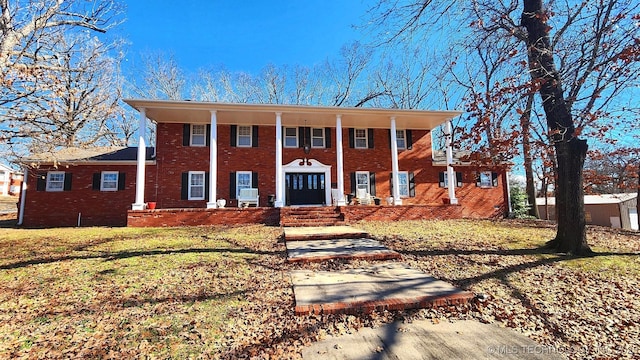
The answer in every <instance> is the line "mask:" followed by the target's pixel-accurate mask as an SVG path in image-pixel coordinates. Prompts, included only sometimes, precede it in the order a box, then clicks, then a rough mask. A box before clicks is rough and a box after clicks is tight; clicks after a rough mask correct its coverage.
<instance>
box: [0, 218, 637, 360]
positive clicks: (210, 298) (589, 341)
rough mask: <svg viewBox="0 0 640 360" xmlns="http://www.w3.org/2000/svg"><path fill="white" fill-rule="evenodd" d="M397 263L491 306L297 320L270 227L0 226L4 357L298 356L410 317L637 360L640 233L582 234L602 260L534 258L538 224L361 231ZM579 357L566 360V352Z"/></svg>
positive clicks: (442, 224)
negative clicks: (469, 323)
mask: <svg viewBox="0 0 640 360" xmlns="http://www.w3.org/2000/svg"><path fill="white" fill-rule="evenodd" d="M358 226H359V227H361V228H364V229H366V230H368V231H370V232H371V233H372V234H374V236H375V237H376V238H378V239H380V240H382V241H383V242H384V243H385V245H387V246H388V247H390V248H393V249H395V250H397V251H399V252H401V253H402V254H403V257H404V261H406V262H408V263H410V264H411V265H412V266H415V267H417V268H420V269H423V270H424V271H426V272H427V273H430V274H432V275H434V276H436V277H438V278H440V279H443V280H446V281H449V282H451V283H453V284H455V285H457V286H460V287H463V288H465V289H468V290H471V291H473V292H475V293H483V294H486V295H487V299H486V300H484V301H480V300H478V301H474V302H473V303H471V304H467V305H464V306H457V307H449V308H443V309H426V310H415V311H405V312H383V313H373V314H367V315H361V316H353V315H320V316H318V315H310V316H302V317H297V316H295V315H293V306H294V301H293V292H292V288H291V283H290V279H289V277H288V273H287V271H288V270H290V269H294V268H301V267H306V268H315V269H339V268H348V267H355V266H359V265H362V263H363V262H358V261H354V262H348V261H338V262H328V263H323V264H294V265H290V264H287V263H286V262H285V248H284V245H283V244H282V243H281V241H280V235H281V230H280V229H278V228H274V227H265V226H259V225H255V226H243V227H192V228H168V229H166V228H162V229H159V228H152V229H148V228H100V227H95V228H79V229H43V230H24V229H13V228H4V229H1V230H0V248H2V252H0V358H38V357H54V358H69V357H83V358H86V357H89V358H108V357H115V358H125V357H134V356H140V355H143V356H149V357H157V358H190V357H192V358H196V357H204V358H238V357H250V356H261V357H267V355H268V356H270V357H274V358H288V357H293V358H295V357H298V356H299V355H298V354H299V351H300V350H301V349H302V347H304V346H305V345H307V344H309V343H310V342H313V341H316V340H319V339H322V338H323V337H325V336H326V335H327V334H342V333H347V332H352V331H355V330H356V329H358V328H360V327H363V326H376V325H379V324H381V323H383V322H388V321H392V320H398V319H403V320H406V321H410V320H411V319H415V318H431V319H433V321H436V322H437V321H444V320H447V319H451V320H455V319H477V320H480V321H483V322H491V323H498V324H500V325H502V326H508V327H512V328H514V329H516V330H517V331H520V332H523V333H525V334H527V335H528V336H530V337H531V338H533V339H535V340H536V341H539V342H540V343H542V344H545V345H551V346H555V347H556V348H558V349H565V350H567V351H569V350H570V351H572V352H573V353H572V354H573V355H576V356H577V357H589V356H590V355H591V356H592V357H597V356H603V357H624V356H628V357H633V356H640V336H639V334H640V325H639V324H640V259H639V258H640V257H639V256H638V253H640V236H639V235H638V233H635V234H634V233H625V232H616V231H611V230H605V229H591V230H590V232H589V238H590V244H592V246H593V248H594V250H596V251H599V252H602V253H604V254H602V255H599V256H596V257H592V258H587V259H572V258H567V257H563V256H558V255H552V254H545V253H543V252H540V251H537V250H536V248H537V247H539V246H540V245H542V244H544V242H545V241H546V240H549V239H550V238H551V237H552V236H553V234H554V231H553V228H551V227H549V226H548V225H547V224H546V223H544V222H514V221H499V222H491V221H464V220H458V221H410V222H395V223H361V224H358ZM571 357H575V356H571Z"/></svg>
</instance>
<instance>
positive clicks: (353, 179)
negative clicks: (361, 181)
mask: <svg viewBox="0 0 640 360" xmlns="http://www.w3.org/2000/svg"><path fill="white" fill-rule="evenodd" d="M349 177H350V178H351V193H352V194H353V195H355V194H356V173H354V172H352V173H351V174H349Z"/></svg>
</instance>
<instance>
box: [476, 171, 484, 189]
mask: <svg viewBox="0 0 640 360" xmlns="http://www.w3.org/2000/svg"><path fill="white" fill-rule="evenodd" d="M474 174H475V177H476V186H478V187H480V186H482V183H481V182H480V173H479V172H476V173H474Z"/></svg>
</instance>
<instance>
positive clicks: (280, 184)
mask: <svg viewBox="0 0 640 360" xmlns="http://www.w3.org/2000/svg"><path fill="white" fill-rule="evenodd" d="M284 192H285V191H284V173H283V169H282V113H279V112H277V113H276V202H275V204H274V206H275V207H278V208H281V207H283V206H284Z"/></svg>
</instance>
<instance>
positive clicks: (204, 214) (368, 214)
mask: <svg viewBox="0 0 640 360" xmlns="http://www.w3.org/2000/svg"><path fill="white" fill-rule="evenodd" d="M317 209H325V210H327V209H328V210H330V211H332V212H333V213H334V214H336V215H337V216H334V218H335V219H336V221H338V222H339V223H340V224H354V223H357V222H358V221H363V220H366V221H399V220H431V219H457V218H469V217H478V216H474V214H473V213H467V211H466V209H465V208H464V207H463V206H460V205H444V204H442V205H401V206H387V205H356V206H337V207H320V208H316V207H285V208H274V207H257V208H217V209H205V208H197V209H193V208H191V209H156V210H129V211H128V213H127V226H131V227H172V226H202V225H240V224H265V225H270V226H295V224H293V223H292V211H294V212H295V214H294V215H295V216H299V215H300V212H314V211H317ZM501 215H502V213H501V212H500V210H498V209H497V210H496V216H501ZM303 218H304V220H303V221H307V220H308V217H306V218H305V217H303ZM305 225H309V224H300V225H299V226H305ZM325 225H326V224H325Z"/></svg>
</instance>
